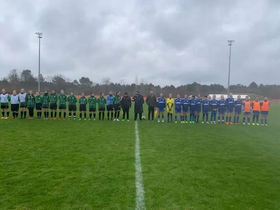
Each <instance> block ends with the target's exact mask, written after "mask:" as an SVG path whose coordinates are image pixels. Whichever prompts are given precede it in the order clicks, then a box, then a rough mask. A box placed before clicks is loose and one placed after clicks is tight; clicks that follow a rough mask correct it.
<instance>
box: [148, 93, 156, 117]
mask: <svg viewBox="0 0 280 210" xmlns="http://www.w3.org/2000/svg"><path fill="white" fill-rule="evenodd" d="M146 103H147V105H148V120H154V115H155V107H156V106H157V99H156V96H155V94H154V92H153V91H152V90H151V91H150V94H149V95H148V96H147V99H146Z"/></svg>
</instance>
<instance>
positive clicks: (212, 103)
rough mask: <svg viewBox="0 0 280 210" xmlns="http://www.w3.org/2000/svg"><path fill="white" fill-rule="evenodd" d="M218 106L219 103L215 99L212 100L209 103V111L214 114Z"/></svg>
mask: <svg viewBox="0 0 280 210" xmlns="http://www.w3.org/2000/svg"><path fill="white" fill-rule="evenodd" d="M218 104H219V101H218V100H216V99H212V100H211V101H210V109H211V111H212V112H216V111H217V109H218Z"/></svg>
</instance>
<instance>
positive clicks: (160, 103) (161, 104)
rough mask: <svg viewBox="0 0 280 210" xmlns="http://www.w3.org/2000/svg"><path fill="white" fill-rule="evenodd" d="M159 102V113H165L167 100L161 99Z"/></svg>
mask: <svg viewBox="0 0 280 210" xmlns="http://www.w3.org/2000/svg"><path fill="white" fill-rule="evenodd" d="M157 102H158V111H159V112H163V111H164V108H165V106H166V100H165V98H163V97H159V98H158V100H157Z"/></svg>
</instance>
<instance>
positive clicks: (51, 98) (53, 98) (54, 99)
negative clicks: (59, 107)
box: [50, 93, 57, 104]
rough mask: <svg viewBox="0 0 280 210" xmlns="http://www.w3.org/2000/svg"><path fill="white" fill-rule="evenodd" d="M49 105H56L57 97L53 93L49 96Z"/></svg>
mask: <svg viewBox="0 0 280 210" xmlns="http://www.w3.org/2000/svg"><path fill="white" fill-rule="evenodd" d="M50 103H51V104H56V103H57V95H56V93H53V94H51V95H50Z"/></svg>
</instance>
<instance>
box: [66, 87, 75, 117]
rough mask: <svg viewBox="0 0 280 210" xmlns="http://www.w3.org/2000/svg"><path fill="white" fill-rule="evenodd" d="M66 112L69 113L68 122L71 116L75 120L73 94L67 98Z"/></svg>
mask: <svg viewBox="0 0 280 210" xmlns="http://www.w3.org/2000/svg"><path fill="white" fill-rule="evenodd" d="M67 101H68V111H69V120H70V119H71V117H72V116H73V118H74V120H75V119H76V111H77V105H76V104H77V98H76V96H75V95H74V93H73V92H71V94H70V96H68V99H67Z"/></svg>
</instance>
